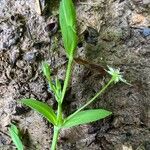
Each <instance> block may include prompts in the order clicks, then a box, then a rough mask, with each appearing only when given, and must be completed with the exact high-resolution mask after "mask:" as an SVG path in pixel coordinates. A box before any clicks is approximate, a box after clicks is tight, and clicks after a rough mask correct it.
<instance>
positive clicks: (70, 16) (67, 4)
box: [59, 0, 77, 57]
mask: <svg viewBox="0 0 150 150" xmlns="http://www.w3.org/2000/svg"><path fill="white" fill-rule="evenodd" d="M59 22H60V27H61V32H62V38H63V42H64V47H65V49H66V52H67V54H68V56H69V57H73V55H74V50H75V49H76V47H77V33H76V13H75V8H74V5H73V2H72V0H62V1H61V2H60V8H59Z"/></svg>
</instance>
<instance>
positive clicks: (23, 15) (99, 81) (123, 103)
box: [0, 0, 150, 150]
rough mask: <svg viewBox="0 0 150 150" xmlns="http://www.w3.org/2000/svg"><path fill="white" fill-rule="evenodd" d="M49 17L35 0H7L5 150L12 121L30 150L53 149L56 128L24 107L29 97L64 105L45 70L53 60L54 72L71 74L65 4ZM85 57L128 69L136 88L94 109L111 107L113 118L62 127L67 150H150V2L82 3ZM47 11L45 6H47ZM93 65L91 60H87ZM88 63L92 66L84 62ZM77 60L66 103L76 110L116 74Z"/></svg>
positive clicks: (0, 137)
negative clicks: (61, 15)
mask: <svg viewBox="0 0 150 150" xmlns="http://www.w3.org/2000/svg"><path fill="white" fill-rule="evenodd" d="M44 2H45V1H44V0H41V3H42V10H44V11H43V13H42V15H41V14H40V11H39V9H38V8H37V5H35V1H34V0H26V1H21V0H0V6H1V8H0V150H13V149H15V146H14V145H13V143H12V142H11V138H10V136H9V133H8V126H9V125H10V123H11V122H15V123H17V125H18V126H19V127H20V129H21V130H22V134H23V139H24V140H23V141H24V143H25V145H26V149H27V150H35V149H36V150H37V149H39V150H48V149H49V147H50V144H51V139H52V132H53V130H52V126H51V124H49V123H48V122H47V121H46V120H45V119H43V118H42V117H41V116H40V115H38V114H37V113H36V112H34V111H32V110H30V109H29V108H27V107H24V106H21V104H20V103H19V102H18V101H19V99H21V98H36V99H38V100H40V101H43V102H46V103H48V104H50V105H52V106H53V107H54V109H56V103H55V101H54V98H53V95H52V93H51V92H49V91H48V85H47V83H46V81H45V79H44V77H43V75H42V72H41V62H42V61H44V60H46V61H48V63H49V64H50V65H51V67H52V70H53V73H54V75H53V77H55V76H56V75H57V76H58V77H59V79H62V80H63V79H64V77H65V68H66V63H67V58H66V56H65V52H64V49H63V44H62V40H61V34H60V30H59V25H58V1H55V2H54V1H52V2H50V3H48V4H47V6H46V8H45V3H44ZM75 5H76V10H77V19H78V34H79V44H78V48H77V56H76V57H77V58H80V59H83V60H87V61H88V62H90V64H96V65H100V66H102V67H104V68H107V65H109V66H111V67H115V68H120V69H121V71H122V72H123V74H124V78H125V79H126V80H127V81H128V82H130V83H131V84H132V86H129V85H125V84H124V83H119V84H117V85H114V86H112V87H110V88H109V89H108V90H107V92H106V93H105V94H103V95H102V96H101V97H100V98H98V100H97V102H95V103H94V104H93V105H91V106H89V108H105V109H107V110H110V111H112V112H113V115H112V116H111V117H108V118H107V119H104V120H101V121H97V122H95V123H91V124H88V125H83V126H79V127H76V128H71V129H66V130H62V131H61V134H60V137H59V142H58V149H60V150H149V149H150V142H149V141H150V131H149V127H150V111H149V110H150V108H149V105H150V102H149V99H150V1H149V0H84V1H81V0H78V1H76V2H75ZM44 8H45V9H44ZM84 62H85V61H84ZM83 64H84V63H83ZM83 64H81V63H74V70H73V75H72V82H71V84H70V88H68V91H67V95H66V98H65V103H64V110H65V112H64V114H65V115H68V114H70V113H71V112H73V111H74V110H75V109H76V108H78V107H79V106H81V105H82V104H84V103H85V102H86V100H87V99H89V98H90V97H92V96H93V95H94V94H95V93H96V92H97V91H98V90H99V89H100V88H101V86H102V85H103V84H104V83H105V82H106V81H108V79H109V78H110V76H108V75H105V74H104V73H100V70H99V68H96V69H93V68H92V67H90V65H87V64H86V65H85V64H84V65H83Z"/></svg>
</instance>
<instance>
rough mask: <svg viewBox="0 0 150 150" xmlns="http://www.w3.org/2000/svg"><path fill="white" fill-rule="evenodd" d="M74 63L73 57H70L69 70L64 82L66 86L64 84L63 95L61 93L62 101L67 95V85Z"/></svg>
mask: <svg viewBox="0 0 150 150" xmlns="http://www.w3.org/2000/svg"><path fill="white" fill-rule="evenodd" d="M72 63H73V58H72V57H70V58H69V61H68V66H67V72H66V78H65V82H64V86H63V90H62V95H61V99H60V102H61V103H62V102H63V100H64V97H65V93H66V90H67V86H68V84H69V80H70V77H71V67H72Z"/></svg>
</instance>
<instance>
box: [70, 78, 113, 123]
mask: <svg viewBox="0 0 150 150" xmlns="http://www.w3.org/2000/svg"><path fill="white" fill-rule="evenodd" d="M113 81H114V79H113V78H111V79H110V80H109V82H108V83H107V84H106V85H104V86H103V88H102V89H101V90H100V91H99V92H98V93H97V94H96V95H95V96H94V97H93V98H92V99H90V100H89V101H88V102H87V103H86V104H85V105H83V106H82V107H80V108H79V109H78V110H77V111H75V112H74V113H73V114H72V115H70V116H69V117H68V118H67V120H69V119H70V118H72V117H73V116H75V115H76V114H77V113H78V112H80V111H81V110H83V109H84V108H85V107H87V106H88V105H90V104H91V103H92V102H93V101H94V100H95V99H96V98H97V97H98V96H99V95H101V94H102V93H103V92H104V91H105V90H106V89H107V88H108V86H109V85H111V83H113Z"/></svg>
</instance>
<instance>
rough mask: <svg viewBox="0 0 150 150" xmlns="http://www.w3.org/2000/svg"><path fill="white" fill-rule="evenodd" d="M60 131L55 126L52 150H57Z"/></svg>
mask: <svg viewBox="0 0 150 150" xmlns="http://www.w3.org/2000/svg"><path fill="white" fill-rule="evenodd" d="M59 130H60V129H59V128H58V127H56V126H54V133H53V140H52V146H51V150H56V145H57V140H58V134H59Z"/></svg>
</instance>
